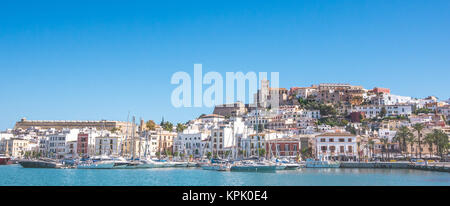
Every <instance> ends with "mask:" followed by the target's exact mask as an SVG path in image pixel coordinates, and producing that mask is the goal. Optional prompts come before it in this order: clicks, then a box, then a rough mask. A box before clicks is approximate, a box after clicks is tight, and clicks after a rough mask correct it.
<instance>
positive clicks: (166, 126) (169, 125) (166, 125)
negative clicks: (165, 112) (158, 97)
mask: <svg viewBox="0 0 450 206" xmlns="http://www.w3.org/2000/svg"><path fill="white" fill-rule="evenodd" d="M162 128H163V129H164V130H166V131H172V130H173V124H172V123H171V122H164V123H162Z"/></svg>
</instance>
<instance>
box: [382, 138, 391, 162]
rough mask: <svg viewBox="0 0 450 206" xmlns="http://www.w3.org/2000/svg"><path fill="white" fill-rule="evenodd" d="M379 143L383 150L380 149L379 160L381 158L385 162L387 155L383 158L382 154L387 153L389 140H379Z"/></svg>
mask: <svg viewBox="0 0 450 206" xmlns="http://www.w3.org/2000/svg"><path fill="white" fill-rule="evenodd" d="M380 142H381V144H382V145H383V148H382V149H381V158H383V160H384V161H385V160H386V159H387V158H386V156H387V154H386V156H384V153H387V148H388V142H389V139H388V138H380Z"/></svg>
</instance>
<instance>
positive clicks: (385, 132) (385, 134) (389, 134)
mask: <svg viewBox="0 0 450 206" xmlns="http://www.w3.org/2000/svg"><path fill="white" fill-rule="evenodd" d="M396 134H397V131H396V130H390V129H379V130H378V137H379V138H380V139H386V138H387V139H388V140H389V141H392V138H394V137H395V135H396Z"/></svg>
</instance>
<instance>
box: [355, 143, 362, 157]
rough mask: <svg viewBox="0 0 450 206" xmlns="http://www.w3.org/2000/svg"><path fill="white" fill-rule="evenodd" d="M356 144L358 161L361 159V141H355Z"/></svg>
mask: <svg viewBox="0 0 450 206" xmlns="http://www.w3.org/2000/svg"><path fill="white" fill-rule="evenodd" d="M356 144H357V145H358V161H360V160H361V152H360V146H361V142H357V143H356Z"/></svg>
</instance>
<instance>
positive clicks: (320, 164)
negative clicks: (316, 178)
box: [306, 159, 341, 168]
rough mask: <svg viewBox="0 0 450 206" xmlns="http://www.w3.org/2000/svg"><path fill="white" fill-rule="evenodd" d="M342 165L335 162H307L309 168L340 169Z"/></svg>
mask: <svg viewBox="0 0 450 206" xmlns="http://www.w3.org/2000/svg"><path fill="white" fill-rule="evenodd" d="M340 165H341V164H340V163H339V162H333V161H329V160H314V159H307V160H306V167H307V168H339V167H340Z"/></svg>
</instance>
